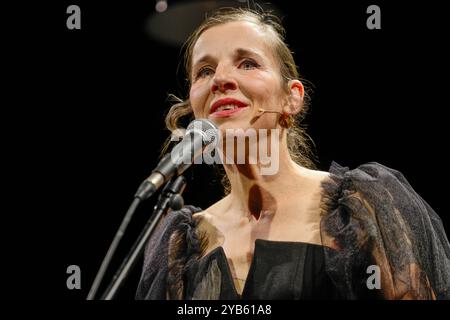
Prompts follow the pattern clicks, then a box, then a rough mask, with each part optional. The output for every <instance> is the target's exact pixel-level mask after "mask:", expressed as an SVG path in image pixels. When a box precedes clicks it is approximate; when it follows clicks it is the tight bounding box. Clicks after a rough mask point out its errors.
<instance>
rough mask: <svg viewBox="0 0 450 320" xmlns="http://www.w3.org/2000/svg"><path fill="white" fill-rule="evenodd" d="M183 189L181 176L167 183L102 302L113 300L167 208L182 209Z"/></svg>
mask: <svg viewBox="0 0 450 320" xmlns="http://www.w3.org/2000/svg"><path fill="white" fill-rule="evenodd" d="M185 187H186V179H185V178H184V177H183V176H178V177H176V178H174V179H172V180H170V181H169V182H167V184H166V186H165V187H164V188H163V190H162V192H161V194H160V196H159V198H158V202H157V204H156V205H155V207H154V209H153V213H152V215H151V217H150V219H149V220H148V221H147V224H146V225H145V227H144V229H143V230H142V232H141V234H140V235H139V238H138V239H137V240H136V242H135V243H134V245H133V247H132V249H131V251H130V252H129V253H128V255H127V257H126V258H125V259H124V261H123V262H122V265H121V266H120V268H119V270H118V271H117V272H116V274H115V275H114V277H113V279H112V281H111V283H110V285H109V286H108V288H107V289H106V290H105V293H104V294H103V295H102V297H101V299H102V300H112V299H114V297H115V296H116V294H117V292H118V291H119V289H120V287H121V286H122V285H123V283H124V281H125V280H126V278H127V276H128V274H129V272H130V270H131V269H132V268H133V266H134V265H135V263H136V261H137V259H138V258H139V257H140V255H141V254H142V253H143V251H144V249H145V245H146V244H147V242H148V240H149V239H150V236H151V235H152V233H153V231H154V229H155V227H156V226H157V225H158V223H159V221H160V220H161V218H162V217H163V216H164V215H165V214H166V213H167V210H168V209H169V207H170V208H171V209H172V210H179V209H181V208H182V207H183V205H184V201H183V197H182V196H181V194H182V193H183V191H184V188H185Z"/></svg>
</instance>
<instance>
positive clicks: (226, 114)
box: [210, 106, 248, 118]
mask: <svg viewBox="0 0 450 320" xmlns="http://www.w3.org/2000/svg"><path fill="white" fill-rule="evenodd" d="M246 108H248V106H245V107H237V108H234V109H231V110H222V111H216V112H213V113H211V114H210V116H211V117H215V118H226V117H229V116H231V115H233V114H235V113H237V112H239V111H241V110H242V109H246Z"/></svg>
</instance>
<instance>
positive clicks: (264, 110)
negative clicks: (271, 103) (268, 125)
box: [258, 108, 283, 117]
mask: <svg viewBox="0 0 450 320" xmlns="http://www.w3.org/2000/svg"><path fill="white" fill-rule="evenodd" d="M258 112H259V113H260V114H259V115H258V116H259V117H260V116H262V115H263V114H264V113H279V114H281V115H283V113H282V112H279V111H274V110H266V109H263V108H259V109H258Z"/></svg>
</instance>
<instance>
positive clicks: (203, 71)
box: [196, 68, 213, 78]
mask: <svg viewBox="0 0 450 320" xmlns="http://www.w3.org/2000/svg"><path fill="white" fill-rule="evenodd" d="M212 72H213V71H212V70H211V68H202V69H200V71H199V72H197V77H196V78H204V77H208V76H210V75H211V74H212Z"/></svg>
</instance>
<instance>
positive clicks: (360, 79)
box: [2, 0, 450, 299]
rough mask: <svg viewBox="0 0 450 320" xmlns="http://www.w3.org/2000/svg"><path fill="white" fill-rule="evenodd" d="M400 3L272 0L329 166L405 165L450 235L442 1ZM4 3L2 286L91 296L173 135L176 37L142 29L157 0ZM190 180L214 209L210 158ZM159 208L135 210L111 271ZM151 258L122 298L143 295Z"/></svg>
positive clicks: (17, 292)
mask: <svg viewBox="0 0 450 320" xmlns="http://www.w3.org/2000/svg"><path fill="white" fill-rule="evenodd" d="M180 2H183V1H175V0H173V1H169V9H170V6H171V5H175V4H177V3H180ZM392 2H394V1H391V3H387V2H384V1H360V2H357V1H329V2H328V1H317V0H316V1H283V2H280V1H273V3H274V4H275V5H276V6H277V8H278V9H279V11H280V12H281V13H282V15H283V16H284V19H283V21H284V25H285V27H286V30H287V42H288V43H289V44H290V46H291V48H292V50H293V51H294V52H295V58H296V61H297V64H298V66H299V68H300V71H301V73H302V76H303V77H304V78H306V79H307V80H309V81H310V82H311V83H312V84H313V85H314V87H315V89H314V94H313V96H312V104H311V109H310V110H311V111H310V114H309V115H308V117H307V119H306V122H307V124H308V127H309V131H308V132H309V134H310V135H311V137H312V138H313V140H314V141H315V143H316V146H317V154H318V158H319V160H320V162H319V168H320V169H322V170H328V168H329V165H330V163H331V161H332V160H334V161H336V162H338V163H339V164H341V165H344V166H349V167H351V168H355V167H356V166H358V165H360V164H362V163H365V162H368V161H377V162H380V163H382V164H384V165H386V166H389V167H392V168H395V169H397V170H399V171H401V172H402V173H403V174H404V175H405V176H406V178H407V179H408V180H409V182H410V183H411V185H412V186H413V187H414V189H415V190H416V191H417V192H418V193H419V194H420V195H421V196H422V197H423V198H424V199H425V200H426V201H427V202H428V203H429V204H430V205H431V206H432V207H433V208H434V209H435V210H436V211H437V213H438V214H439V215H440V216H441V217H442V219H443V221H444V224H445V228H446V230H447V232H449V231H450V219H449V217H448V212H449V205H448V199H447V197H448V194H447V188H446V183H445V182H446V181H447V180H448V171H447V164H446V160H447V158H446V156H445V154H446V146H448V144H447V143H446V142H445V141H446V138H445V136H446V134H445V132H447V129H448V125H449V124H448V118H447V117H446V116H445V115H446V114H447V112H446V111H447V110H446V109H447V107H448V99H447V95H448V91H449V87H448V85H449V82H448V77H447V71H448V57H449V52H448V49H447V46H446V42H447V40H446V39H447V38H448V33H447V31H446V30H447V26H446V22H445V21H446V19H445V18H446V17H445V11H444V10H443V8H442V5H441V2H439V1H427V2H422V4H421V5H419V4H414V3H411V2H410V1H395V3H396V5H395V6H394V5H393V4H392ZM72 4H76V5H78V6H79V7H80V8H81V29H80V30H69V29H67V27H66V19H67V18H68V16H69V14H67V13H66V9H67V7H68V6H69V5H72ZM371 4H376V5H378V6H379V7H380V8H381V29H380V30H369V29H368V28H367V27H366V19H367V17H368V16H369V15H368V14H367V13H366V9H367V7H368V6H369V5H371ZM4 14H5V15H9V14H11V15H13V14H14V21H13V22H11V23H10V24H9V29H8V30H10V31H11V32H8V33H9V35H8V40H10V43H11V46H8V47H7V48H5V51H6V52H7V54H8V57H7V59H5V60H4V62H5V63H6V65H7V67H9V68H10V70H11V71H12V72H11V73H10V79H9V81H8V84H7V87H6V88H7V90H6V91H8V92H5V94H9V95H11V96H12V97H11V99H9V100H8V101H7V102H6V105H5V106H4V107H5V109H7V111H8V112H9V113H8V115H9V114H11V117H6V118H4V119H3V120H4V121H5V126H4V130H5V133H4V137H6V138H7V139H6V141H7V142H5V146H7V147H8V152H5V155H4V157H5V159H6V160H7V161H8V162H7V165H6V166H5V167H4V168H5V169H6V173H7V174H13V179H12V181H11V182H8V183H5V185H4V188H3V189H4V190H7V191H6V192H5V193H4V197H5V200H4V204H5V206H4V208H5V209H4V212H3V218H4V219H5V220H6V223H4V224H2V225H3V228H2V229H3V231H4V232H2V247H3V248H4V249H3V257H4V258H3V259H2V261H3V262H2V269H3V271H2V275H3V277H4V280H2V291H3V293H4V294H6V296H7V297H13V298H21V297H33V298H61V299H84V298H85V297H86V295H87V293H88V290H89V287H90V285H91V283H92V281H93V279H94V276H95V274H96V272H97V269H98V267H99V265H100V263H101V261H102V259H103V257H104V254H105V253H106V250H107V248H108V246H109V244H110V241H111V240H112V237H113V235H114V233H115V231H116V229H117V227H118V225H119V223H120V221H121V219H122V217H123V215H124V213H125V211H126V209H127V208H128V205H129V204H130V202H131V200H132V196H133V194H134V192H135V190H136V188H137V187H138V185H139V184H140V182H141V181H142V180H143V179H144V178H146V177H147V176H148V175H149V174H150V172H151V170H152V169H153V168H154V167H155V166H156V164H157V162H158V157H159V152H160V148H161V146H162V144H163V141H164V140H165V139H166V137H167V136H168V135H169V132H168V131H167V130H165V129H164V114H165V112H166V111H167V109H168V107H169V105H170V104H169V102H168V101H167V99H166V98H167V94H168V93H174V94H177V95H179V96H183V95H184V94H185V91H184V90H185V87H184V81H183V74H182V73H181V71H180V72H179V73H178V74H177V67H178V64H179V61H180V47H177V46H173V45H170V44H165V43H163V42H161V41H159V40H156V39H154V38H151V37H150V36H149V35H148V34H147V32H146V31H145V30H146V28H145V25H146V21H147V19H148V17H149V16H150V15H151V14H155V2H154V1H150V0H145V1H144V0H139V1H137V0H136V1H125V0H124V1H114V2H112V1H80V0H71V1H65V0H64V1H55V2H53V3H50V2H39V3H37V2H34V3H33V4H29V5H28V4H22V5H20V6H18V7H17V8H15V9H12V11H5V13H4ZM172 23H173V24H174V25H175V26H177V23H179V22H178V21H172ZM180 28H182V26H181V23H180ZM8 119H11V121H10V120H8ZM8 125H9V126H8ZM186 177H187V178H188V185H187V189H186V191H185V194H184V198H185V202H186V203H188V204H193V205H196V206H200V207H203V208H206V207H207V206H209V205H210V204H212V203H213V202H215V201H217V200H218V199H220V197H221V189H220V184H219V183H218V177H217V175H215V171H214V169H213V168H209V167H207V166H203V165H202V166H195V167H193V168H190V169H189V171H188V172H187V173H186ZM153 205H154V200H149V201H148V202H146V203H145V204H144V205H142V206H141V207H140V208H139V210H138V212H137V213H136V219H135V220H134V221H133V222H132V223H131V225H130V227H129V230H128V232H127V234H126V236H125V238H124V241H123V245H121V246H120V248H119V251H118V255H117V256H116V257H117V258H116V259H114V260H113V265H112V267H113V268H112V269H114V270H115V269H117V267H118V264H119V263H120V261H121V259H122V258H123V257H124V255H125V254H126V252H127V251H128V250H129V247H130V245H131V243H132V242H133V241H134V239H135V238H136V237H137V235H138V233H139V230H140V229H141V228H142V227H143V225H144V222H145V221H146V219H147V218H148V216H149V214H150V213H151V211H152V206H153ZM140 263H141V262H139V265H138V267H137V268H136V269H135V271H134V272H133V273H132V274H131V277H130V279H129V281H128V282H127V284H126V286H125V287H124V288H123V290H122V291H121V294H120V298H122V299H133V297H134V290H135V288H136V284H137V281H138V278H139V273H140ZM69 265H78V266H79V267H80V269H81V279H82V280H81V290H68V289H67V287H66V279H67V277H68V274H67V273H66V268H67V267H68V266H69ZM110 278H111V272H109V273H108V274H107V281H109V280H110ZM102 288H103V287H102Z"/></svg>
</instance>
